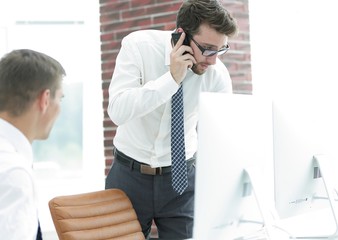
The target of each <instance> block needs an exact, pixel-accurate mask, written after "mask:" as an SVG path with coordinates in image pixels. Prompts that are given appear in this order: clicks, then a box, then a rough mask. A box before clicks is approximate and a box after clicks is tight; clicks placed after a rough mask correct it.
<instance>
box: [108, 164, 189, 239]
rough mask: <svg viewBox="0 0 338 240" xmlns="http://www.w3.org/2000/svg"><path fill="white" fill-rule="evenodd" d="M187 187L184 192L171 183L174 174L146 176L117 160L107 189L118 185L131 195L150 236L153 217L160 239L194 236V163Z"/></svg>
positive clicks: (144, 230) (143, 228)
mask: <svg viewBox="0 0 338 240" xmlns="http://www.w3.org/2000/svg"><path fill="white" fill-rule="evenodd" d="M188 184H189V186H188V188H187V189H186V190H185V191H184V193H183V194H182V195H179V194H177V193H176V192H174V190H173V189H172V186H171V173H165V174H163V175H155V176H152V175H144V174H141V173H140V172H139V171H137V170H132V169H130V168H129V167H128V166H125V165H122V164H120V163H118V162H116V161H115V162H114V163H113V165H112V167H111V169H110V172H109V173H108V176H107V178H106V189H108V188H119V189H121V190H123V191H124V192H125V193H126V194H127V195H128V197H129V198H130V200H131V202H132V204H133V206H134V208H135V211H136V214H137V216H138V219H139V221H140V223H141V226H142V231H143V233H144V235H145V237H146V238H147V237H148V235H149V234H150V230H151V225H152V221H153V220H154V222H155V224H156V226H157V230H158V234H159V238H160V239H187V238H192V231H193V217H194V187H195V166H194V165H191V166H190V167H188Z"/></svg>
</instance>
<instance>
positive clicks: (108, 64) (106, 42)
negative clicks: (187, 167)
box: [100, 0, 252, 174]
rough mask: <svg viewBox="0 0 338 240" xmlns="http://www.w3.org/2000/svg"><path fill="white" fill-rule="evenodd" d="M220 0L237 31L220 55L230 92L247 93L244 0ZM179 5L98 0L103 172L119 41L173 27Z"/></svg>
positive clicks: (158, 0) (111, 131)
mask: <svg viewBox="0 0 338 240" xmlns="http://www.w3.org/2000/svg"><path fill="white" fill-rule="evenodd" d="M223 3H224V5H225V6H226V8H227V9H228V10H229V11H230V12H231V13H232V14H233V16H234V17H235V18H236V19H237V21H238V24H239V28H240V32H239V35H238V36H237V37H236V38H233V39H230V40H229V44H230V46H231V49H230V50H229V52H228V53H226V54H225V55H223V56H222V61H223V62H224V64H225V65H226V66H227V67H228V69H229V71H230V75H231V78H232V81H233V89H234V92H235V93H240V94H250V93H251V92H252V84H251V65H250V44H249V16H248V0H223ZM181 4H182V0H172V1H168V0H100V22H101V51H102V54H101V60H102V91H103V97H104V101H103V111H104V122H103V125H104V146H105V161H106V169H105V173H106V174H107V172H108V170H109V167H110V165H111V164H112V161H113V153H112V146H113V138H114V135H115V130H116V126H115V125H114V124H113V123H112V122H111V120H110V119H109V117H108V115H107V112H106V109H107V106H108V87H109V82H110V79H111V76H112V73H113V71H114V67H115V59H116V56H117V54H118V52H119V49H120V42H121V40H122V38H123V37H124V36H126V35H127V34H128V33H130V32H132V31H135V30H140V29H163V30H172V29H174V28H175V20H176V13H177V10H178V9H179V7H180V5H181Z"/></svg>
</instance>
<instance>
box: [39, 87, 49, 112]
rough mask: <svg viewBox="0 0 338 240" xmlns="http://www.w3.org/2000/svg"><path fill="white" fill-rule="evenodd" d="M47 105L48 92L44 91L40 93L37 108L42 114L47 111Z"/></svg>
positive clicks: (47, 90)
mask: <svg viewBox="0 0 338 240" xmlns="http://www.w3.org/2000/svg"><path fill="white" fill-rule="evenodd" d="M49 103H50V90H49V89H45V90H43V91H42V92H41V94H40V96H39V108H40V110H41V112H42V113H45V112H46V111H47V108H48V106H49Z"/></svg>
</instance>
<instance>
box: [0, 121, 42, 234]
mask: <svg viewBox="0 0 338 240" xmlns="http://www.w3.org/2000/svg"><path fill="white" fill-rule="evenodd" d="M32 156H33V154H32V147H31V144H30V143H29V141H28V140H27V138H26V137H25V136H24V135H23V134H22V133H21V132H20V131H19V130H18V129H17V128H15V127H14V126H13V125H11V124H10V123H8V122H6V121H4V120H3V119H1V118H0V238H1V239H6V240H26V239H27V240H35V239H36V234H37V230H38V216H37V202H36V192H35V188H34V181H33V177H32V164H33V157H32Z"/></svg>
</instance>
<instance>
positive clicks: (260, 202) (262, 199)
mask: <svg viewBox="0 0 338 240" xmlns="http://www.w3.org/2000/svg"><path fill="white" fill-rule="evenodd" d="M242 178H243V184H244V185H245V186H243V199H244V198H245V197H246V196H250V201H249V202H247V207H246V206H243V203H242V204H241V209H240V210H242V212H243V213H245V212H246V209H247V208H249V209H252V208H254V207H257V210H258V211H257V213H256V212H255V214H254V217H255V220H252V219H251V220H250V219H249V218H250V217H249V218H248V217H244V216H243V218H241V219H239V220H238V221H237V222H236V223H234V224H233V226H232V227H230V229H228V231H227V233H226V234H225V235H223V236H222V237H223V239H267V240H275V239H283V238H281V237H280V235H278V236H276V232H275V231H273V227H274V225H273V224H274V218H275V215H274V214H275V212H274V211H271V209H274V208H272V205H273V203H271V201H268V200H267V199H268V198H267V197H268V195H267V191H266V190H267V188H266V187H265V186H266V185H265V183H264V180H265V179H264V178H263V177H262V171H261V170H260V169H258V168H245V169H243V176H242ZM244 201H245V200H242V202H244ZM254 204H256V206H254ZM243 210H244V211H243ZM259 215H260V216H259ZM257 217H260V219H259V221H257V219H256V218H257ZM250 223H252V224H259V225H260V226H259V227H255V228H254V229H250V230H247V229H245V230H243V227H240V226H241V225H244V224H250Z"/></svg>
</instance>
